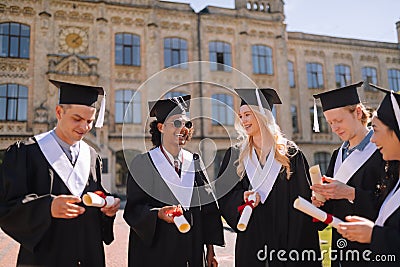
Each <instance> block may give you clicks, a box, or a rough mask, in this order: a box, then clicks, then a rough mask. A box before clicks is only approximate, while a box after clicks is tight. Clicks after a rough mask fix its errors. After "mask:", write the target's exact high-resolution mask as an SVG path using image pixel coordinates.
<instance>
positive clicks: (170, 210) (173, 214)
mask: <svg viewBox="0 0 400 267" xmlns="http://www.w3.org/2000/svg"><path fill="white" fill-rule="evenodd" d="M158 217H159V218H160V219H162V220H164V221H166V222H167V223H174V224H175V225H176V227H177V228H178V230H179V232H181V233H183V234H184V233H187V232H189V230H190V224H189V223H188V221H187V220H186V218H185V216H183V210H182V207H181V206H180V205H179V206H166V207H163V208H161V209H160V210H159V212H158Z"/></svg>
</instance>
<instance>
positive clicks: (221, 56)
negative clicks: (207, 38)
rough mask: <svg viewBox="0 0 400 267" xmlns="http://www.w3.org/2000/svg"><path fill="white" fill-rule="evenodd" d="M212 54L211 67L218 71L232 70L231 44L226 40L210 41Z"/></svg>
mask: <svg viewBox="0 0 400 267" xmlns="http://www.w3.org/2000/svg"><path fill="white" fill-rule="evenodd" d="M208 49H209V54H210V62H213V63H211V65H210V69H211V70H212V71H213V70H218V71H231V68H230V67H231V66H232V53H231V45H230V44H228V43H225V42H219V41H216V42H210V43H209V44H208Z"/></svg>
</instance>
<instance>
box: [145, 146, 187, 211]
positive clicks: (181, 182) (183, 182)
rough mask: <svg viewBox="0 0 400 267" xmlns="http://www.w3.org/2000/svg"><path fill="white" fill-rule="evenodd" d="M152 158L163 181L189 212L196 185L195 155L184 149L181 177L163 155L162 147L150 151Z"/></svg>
mask: <svg viewBox="0 0 400 267" xmlns="http://www.w3.org/2000/svg"><path fill="white" fill-rule="evenodd" d="M149 154H150V157H151V159H152V160H153V163H154V165H155V166H156V169H157V171H158V173H159V174H160V176H161V177H162V179H163V180H164V181H165V183H166V184H167V186H168V188H169V189H170V190H171V192H172V193H173V194H174V196H175V197H176V199H177V200H178V202H179V203H180V204H181V206H182V207H183V208H184V209H185V210H188V209H189V208H190V203H191V201H192V194H193V185H194V176H195V169H194V161H193V154H192V153H190V152H189V151H186V150H184V149H182V154H183V162H182V170H181V177H179V175H178V174H177V173H176V171H175V168H174V167H173V166H172V165H171V164H170V163H169V161H168V159H167V158H166V157H165V156H164V154H163V153H162V151H161V149H160V147H157V148H155V149H152V150H150V151H149Z"/></svg>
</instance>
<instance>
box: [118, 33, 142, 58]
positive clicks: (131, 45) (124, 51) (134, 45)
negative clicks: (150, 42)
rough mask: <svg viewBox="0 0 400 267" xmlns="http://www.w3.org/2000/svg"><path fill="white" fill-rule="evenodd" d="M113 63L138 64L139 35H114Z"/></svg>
mask: <svg viewBox="0 0 400 267" xmlns="http://www.w3.org/2000/svg"><path fill="white" fill-rule="evenodd" d="M115 64H117V65H128V66H140V37H139V36H138V35H134V34H130V33H117V34H116V35H115Z"/></svg>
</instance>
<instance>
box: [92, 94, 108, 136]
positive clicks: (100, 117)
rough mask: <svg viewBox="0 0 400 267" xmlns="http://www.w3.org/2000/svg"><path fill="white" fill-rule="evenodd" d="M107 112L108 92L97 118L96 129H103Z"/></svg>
mask: <svg viewBox="0 0 400 267" xmlns="http://www.w3.org/2000/svg"><path fill="white" fill-rule="evenodd" d="M105 111H106V92H105V91H104V96H103V99H102V100H101V105H100V111H99V115H98V116H97V120H96V125H95V127H96V128H101V127H103V123H104V114H105Z"/></svg>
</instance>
